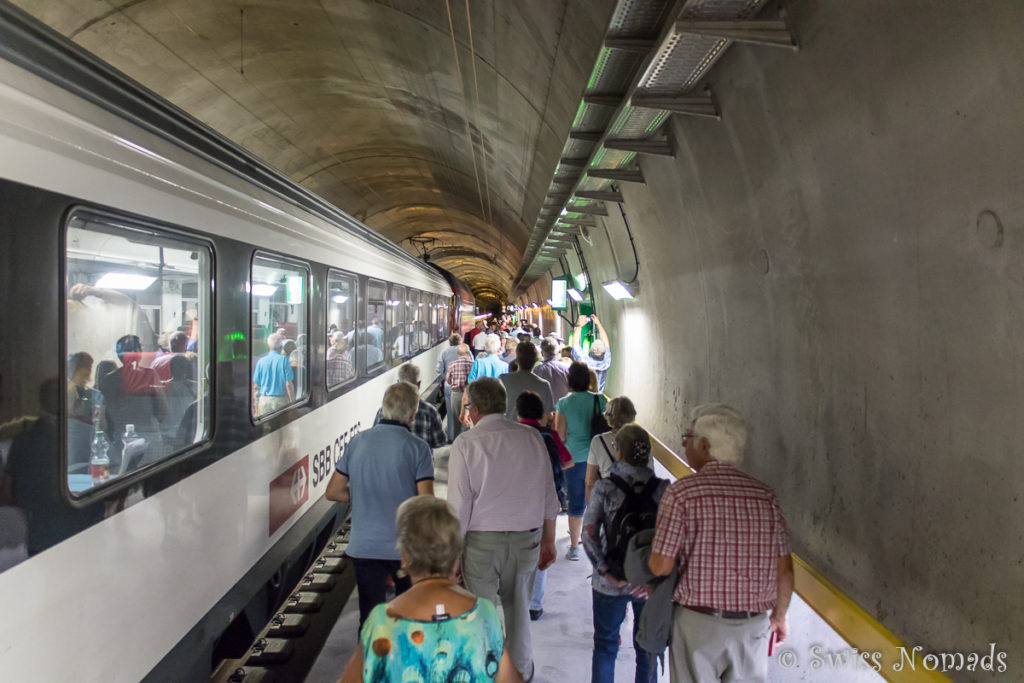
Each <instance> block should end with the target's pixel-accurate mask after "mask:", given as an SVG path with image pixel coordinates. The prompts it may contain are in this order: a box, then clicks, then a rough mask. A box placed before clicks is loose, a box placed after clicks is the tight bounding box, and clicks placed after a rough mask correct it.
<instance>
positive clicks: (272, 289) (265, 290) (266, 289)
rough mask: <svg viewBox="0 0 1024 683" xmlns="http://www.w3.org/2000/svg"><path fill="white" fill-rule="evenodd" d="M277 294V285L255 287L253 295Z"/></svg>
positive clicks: (253, 287)
mask: <svg viewBox="0 0 1024 683" xmlns="http://www.w3.org/2000/svg"><path fill="white" fill-rule="evenodd" d="M276 292H277V285H266V284H263V285H253V286H252V295H253V296H274V294H275V293H276Z"/></svg>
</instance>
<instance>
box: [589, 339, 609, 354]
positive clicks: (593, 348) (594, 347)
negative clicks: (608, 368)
mask: <svg viewBox="0 0 1024 683" xmlns="http://www.w3.org/2000/svg"><path fill="white" fill-rule="evenodd" d="M607 350H608V347H607V346H605V344H604V341H602V340H600V339H598V340H596V341H594V343H593V344H591V345H590V353H592V354H594V355H595V356H603V355H604V352H605V351H607Z"/></svg>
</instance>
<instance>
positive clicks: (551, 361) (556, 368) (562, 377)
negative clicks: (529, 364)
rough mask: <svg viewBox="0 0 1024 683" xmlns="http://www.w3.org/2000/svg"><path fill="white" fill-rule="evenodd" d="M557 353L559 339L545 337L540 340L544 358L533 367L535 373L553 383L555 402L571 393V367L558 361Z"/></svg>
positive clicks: (552, 393)
mask: <svg viewBox="0 0 1024 683" xmlns="http://www.w3.org/2000/svg"><path fill="white" fill-rule="evenodd" d="M557 355H558V340H556V339H553V338H551V337H544V338H543V339H541V340H540V356H541V358H543V359H544V360H543V362H541V363H539V364H538V365H537V366H536V367H534V368H533V374H535V375H537V376H538V377H540V378H541V379H544V380H547V382H548V384H550V385H551V400H552V401H554V402H555V403H558V399H560V398H562V397H563V396H565V395H567V394H568V393H569V369H568V368H567V367H565V366H564V365H563V364H561V363H559V362H558V360H557V359H556V356H557Z"/></svg>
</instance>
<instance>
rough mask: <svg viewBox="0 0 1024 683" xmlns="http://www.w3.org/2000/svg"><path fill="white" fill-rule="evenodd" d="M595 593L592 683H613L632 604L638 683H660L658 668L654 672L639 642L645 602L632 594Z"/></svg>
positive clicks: (636, 680) (636, 679) (636, 681)
mask: <svg viewBox="0 0 1024 683" xmlns="http://www.w3.org/2000/svg"><path fill="white" fill-rule="evenodd" d="M591 592H592V593H593V594H594V657H593V660H592V662H591V669H590V672H591V674H590V675H591V680H592V683H614V681H615V657H616V655H618V653H619V627H620V626H622V621H623V619H625V618H626V605H629V604H632V605H633V634H634V636H633V648H634V649H635V650H636V678H635V683H652V682H653V681H656V680H657V678H658V677H657V667H655V669H654V670H653V671H652V670H650V666H649V661H648V660H649V657H648V655H647V652H646V651H645V650H644V649H643V648H641V647H640V646H639V645H637V643H636V629H637V626H638V624H639V622H640V613H641V612H642V611H643V609H644V604H646V602H647V601H646V600H641V599H640V598H634V597H633V596H632V595H605V594H604V593H598V592H597V591H591Z"/></svg>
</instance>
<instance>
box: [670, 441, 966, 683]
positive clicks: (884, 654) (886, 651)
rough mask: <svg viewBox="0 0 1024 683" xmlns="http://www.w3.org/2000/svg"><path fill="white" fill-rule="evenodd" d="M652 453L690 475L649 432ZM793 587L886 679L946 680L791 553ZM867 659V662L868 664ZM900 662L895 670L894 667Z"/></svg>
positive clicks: (674, 472)
mask: <svg viewBox="0 0 1024 683" xmlns="http://www.w3.org/2000/svg"><path fill="white" fill-rule="evenodd" d="M651 445H652V446H653V448H652V455H653V456H654V458H655V459H656V460H657V461H658V462H659V463H661V464H662V466H663V467H664V468H665V469H666V470H668V471H669V473H670V474H671V475H672V476H673V477H675V478H676V479H678V478H680V477H685V476H688V475H690V474H693V470H692V469H690V466H689V465H687V464H686V462H684V461H683V459H682V458H681V457H679V455H677V454H676V453H675V452H674V451H672V450H671V449H670V448H668V446H666V445H665V444H664V443H662V441H661V440H659V439H658V438H656V437H655V436H653V435H651ZM793 572H794V575H795V590H796V592H797V595H799V596H800V597H801V598H802V599H803V601H804V602H806V603H807V604H808V606H810V608H811V609H812V610H814V611H815V612H816V613H817V614H818V616H820V617H821V618H822V619H823V620H824V621H825V622H826V623H827V624H828V625H829V626H831V627H832V628H833V629H834V630H835V631H836V633H838V634H839V635H840V636H841V637H842V638H843V639H844V640H845V641H846V642H848V643H849V644H850V645H851V646H852V647H855V648H857V651H858V652H861V653H872V654H873V653H876V652H877V653H879V656H878V657H877V660H878V662H879V665H880V670H879V671H878V674H879V675H880V676H882V677H883V678H885V679H886V680H887V681H896V682H899V683H903V682H904V681H914V682H917V681H948V680H950V679H949V678H947V677H946V676H943V675H942V674H941V673H939V672H938V671H929V670H928V669H927V668H926V667H925V665H924V661H923V660H922V655H921V652H920V650H915V649H914V648H912V647H909V646H907V645H906V644H905V643H903V641H901V640H900V639H899V638H897V637H896V636H895V635H894V634H893V633H892V631H890V630H889V629H887V628H886V627H885V626H883V625H882V624H881V623H880V622H879V621H878V620H877V619H874V618H873V617H872V616H871V615H870V614H868V613H867V612H866V611H864V609H863V608H862V607H860V605H858V604H857V603H855V602H854V601H853V600H851V599H850V598H848V597H847V596H846V595H844V594H843V593H841V592H840V591H839V589H838V588H836V587H835V586H833V585H832V584H831V583H830V582H829V581H828V580H827V579H826V578H825V577H823V576H822V575H821V574H819V573H818V572H817V571H815V570H814V569H813V568H811V566H810V565H808V564H807V563H806V562H804V561H803V560H802V559H800V558H799V557H798V556H796V555H793ZM873 662H874V660H872V661H871V662H867V664H869V665H870V664H872V663H873ZM897 665H901V666H900V668H899V669H894V668H893V667H894V666H897Z"/></svg>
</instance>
